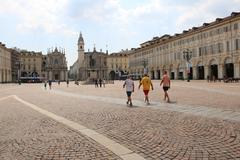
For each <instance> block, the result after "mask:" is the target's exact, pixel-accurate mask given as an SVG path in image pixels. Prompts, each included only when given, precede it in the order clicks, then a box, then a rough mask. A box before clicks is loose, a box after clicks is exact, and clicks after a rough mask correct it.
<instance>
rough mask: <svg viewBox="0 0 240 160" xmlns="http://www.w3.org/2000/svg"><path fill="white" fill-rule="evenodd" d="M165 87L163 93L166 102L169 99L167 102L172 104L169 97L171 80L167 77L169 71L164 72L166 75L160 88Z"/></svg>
mask: <svg viewBox="0 0 240 160" xmlns="http://www.w3.org/2000/svg"><path fill="white" fill-rule="evenodd" d="M161 85H163V91H164V99H163V100H164V101H165V100H166V99H167V102H168V103H169V102H170V98H169V95H168V92H167V91H168V90H169V89H170V78H169V76H168V75H167V71H164V75H163V77H162V81H161V83H160V86H161Z"/></svg>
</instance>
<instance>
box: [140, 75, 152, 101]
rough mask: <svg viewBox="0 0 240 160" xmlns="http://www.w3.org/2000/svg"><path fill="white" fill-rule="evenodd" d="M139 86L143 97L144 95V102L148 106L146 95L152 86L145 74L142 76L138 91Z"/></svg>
mask: <svg viewBox="0 0 240 160" xmlns="http://www.w3.org/2000/svg"><path fill="white" fill-rule="evenodd" d="M141 85H142V86H143V92H144V95H145V102H146V103H147V104H150V103H149V99H148V93H149V90H150V87H152V90H153V85H152V81H151V79H150V78H149V77H148V75H147V74H144V77H143V78H142V80H141V82H140V84H139V86H138V89H140V87H141Z"/></svg>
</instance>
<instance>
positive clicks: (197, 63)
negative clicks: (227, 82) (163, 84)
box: [129, 12, 240, 79]
mask: <svg viewBox="0 0 240 160" xmlns="http://www.w3.org/2000/svg"><path fill="white" fill-rule="evenodd" d="M188 60H189V61H188ZM129 68H130V72H131V73H135V74H138V73H139V74H143V73H144V72H147V73H149V74H150V76H151V78H153V79H160V77H161V75H162V74H163V72H164V71H165V70H167V71H168V73H169V75H170V77H171V78H172V79H185V78H187V76H190V77H191V78H193V79H206V78H207V77H210V78H215V79H222V78H224V77H231V78H239V77H240V13H239V12H233V13H232V14H231V15H230V16H228V17H225V18H217V19H216V20H215V21H214V22H211V23H204V24H203V25H202V26H200V27H193V28H191V29H189V30H184V31H183V32H182V33H181V34H175V35H173V36H170V35H164V36H161V37H154V38H153V39H152V40H150V41H147V42H144V43H142V44H141V45H140V47H139V48H135V49H134V51H133V53H131V54H130V56H129Z"/></svg>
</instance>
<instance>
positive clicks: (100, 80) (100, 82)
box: [99, 78, 102, 87]
mask: <svg viewBox="0 0 240 160" xmlns="http://www.w3.org/2000/svg"><path fill="white" fill-rule="evenodd" d="M99 85H100V87H102V79H101V78H100V79H99Z"/></svg>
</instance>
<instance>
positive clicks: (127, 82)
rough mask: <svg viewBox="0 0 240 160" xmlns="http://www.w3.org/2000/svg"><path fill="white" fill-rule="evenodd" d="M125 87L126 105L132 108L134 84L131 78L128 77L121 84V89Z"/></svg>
mask: <svg viewBox="0 0 240 160" xmlns="http://www.w3.org/2000/svg"><path fill="white" fill-rule="evenodd" d="M125 87H126V93H127V105H130V106H132V105H133V104H132V97H131V95H132V92H134V82H133V80H132V78H131V76H128V77H127V79H126V80H125V82H124V84H123V88H125Z"/></svg>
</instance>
